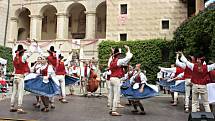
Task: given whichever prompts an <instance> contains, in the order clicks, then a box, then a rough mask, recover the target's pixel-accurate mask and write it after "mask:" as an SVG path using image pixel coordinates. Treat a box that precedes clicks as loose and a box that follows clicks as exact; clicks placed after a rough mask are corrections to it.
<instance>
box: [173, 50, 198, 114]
mask: <svg viewBox="0 0 215 121" xmlns="http://www.w3.org/2000/svg"><path fill="white" fill-rule="evenodd" d="M178 57H179V53H177V57H176V65H177V66H178V67H181V68H183V69H184V77H183V78H184V79H185V112H186V113H188V112H189V102H190V100H189V97H190V92H191V89H192V83H191V78H192V71H191V69H190V68H188V66H186V64H185V63H182V62H180V61H179V58H178ZM188 59H189V61H190V62H192V63H195V60H194V57H192V56H190V58H188Z"/></svg>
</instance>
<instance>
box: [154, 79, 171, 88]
mask: <svg viewBox="0 0 215 121" xmlns="http://www.w3.org/2000/svg"><path fill="white" fill-rule="evenodd" d="M158 84H159V85H160V86H162V87H165V88H166V89H170V86H173V85H175V81H171V82H167V80H160V81H159V82H158Z"/></svg>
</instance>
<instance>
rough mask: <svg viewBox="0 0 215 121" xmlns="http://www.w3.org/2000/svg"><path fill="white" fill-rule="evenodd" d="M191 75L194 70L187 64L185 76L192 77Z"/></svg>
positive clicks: (186, 77)
mask: <svg viewBox="0 0 215 121" xmlns="http://www.w3.org/2000/svg"><path fill="white" fill-rule="evenodd" d="M191 77H192V70H191V69H190V68H188V67H187V66H186V68H185V70H184V78H185V79H191Z"/></svg>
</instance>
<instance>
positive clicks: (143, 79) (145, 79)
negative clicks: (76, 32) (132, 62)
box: [130, 72, 147, 84]
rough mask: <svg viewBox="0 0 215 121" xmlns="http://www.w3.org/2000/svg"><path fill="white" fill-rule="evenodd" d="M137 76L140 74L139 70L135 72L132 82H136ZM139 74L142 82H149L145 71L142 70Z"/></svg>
mask: <svg viewBox="0 0 215 121" xmlns="http://www.w3.org/2000/svg"><path fill="white" fill-rule="evenodd" d="M136 76H138V73H137V72H135V73H134V76H132V77H131V79H130V83H132V82H135V78H136ZM139 76H140V80H141V84H145V83H146V82H147V78H146V75H145V74H144V73H142V72H140V74H139Z"/></svg>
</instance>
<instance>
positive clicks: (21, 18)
mask: <svg viewBox="0 0 215 121" xmlns="http://www.w3.org/2000/svg"><path fill="white" fill-rule="evenodd" d="M191 1H194V3H191V4H195V6H196V9H197V10H194V12H195V11H197V12H198V10H200V8H201V7H202V5H203V6H204V0H196V1H197V2H195V0H191ZM195 6H194V7H195ZM190 8H191V9H193V6H190V5H189V1H188V0H12V1H11V5H10V9H11V10H10V15H9V29H8V33H9V34H8V36H7V40H8V41H7V46H10V47H12V46H13V43H14V42H21V43H24V44H25V45H28V44H26V41H25V40H26V39H27V38H30V39H36V40H38V42H39V45H41V47H42V48H43V49H44V50H46V49H48V48H49V47H50V45H55V47H57V46H58V45H59V44H62V51H63V53H64V54H65V55H67V54H68V53H69V52H70V51H71V50H73V49H75V50H78V51H79V52H80V58H81V59H90V58H92V57H95V58H97V47H98V46H97V45H98V44H99V42H100V41H101V40H116V41H118V40H122V41H124V40H138V39H139V40H144V39H154V38H166V39H168V40H171V39H172V37H173V32H174V31H175V29H176V28H177V27H178V26H179V25H180V24H181V23H182V22H183V21H184V20H186V19H187V18H188V16H189V15H188V13H189V11H190ZM194 9H195V8H194ZM191 13H192V12H191ZM189 14H190V13H189Z"/></svg>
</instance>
